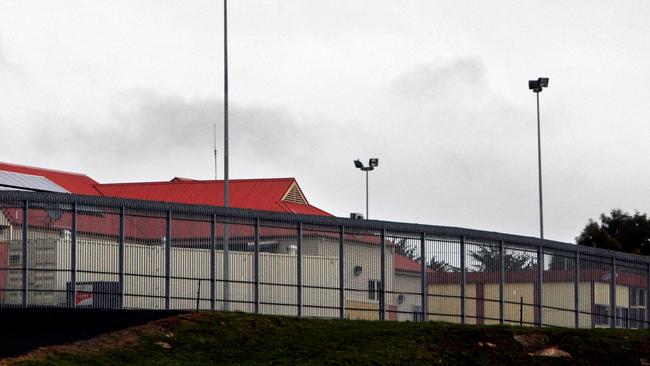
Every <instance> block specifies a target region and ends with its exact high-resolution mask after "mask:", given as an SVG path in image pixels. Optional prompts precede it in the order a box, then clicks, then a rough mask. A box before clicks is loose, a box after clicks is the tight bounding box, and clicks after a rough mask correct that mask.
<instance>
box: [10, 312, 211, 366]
mask: <svg viewBox="0 0 650 366" xmlns="http://www.w3.org/2000/svg"><path fill="white" fill-rule="evenodd" d="M199 316H201V313H188V314H183V315H176V316H171V317H168V318H164V319H160V320H155V321H152V322H150V323H147V324H143V325H138V326H134V327H130V328H126V329H123V330H118V331H115V332H110V333H106V334H102V335H100V336H98V337H95V338H92V339H88V340H82V341H77V342H72V343H66V344H61V345H55V346H47V347H39V348H38V349H35V350H33V351H30V352H28V353H26V354H23V355H20V356H18V357H13V358H5V359H0V366H7V365H12V364H14V363H16V362H20V361H27V360H37V359H42V358H45V357H47V356H52V355H57V354H64V353H79V352H102V351H108V350H113V349H118V348H123V347H127V346H130V345H133V344H135V343H137V342H138V340H139V339H140V337H142V336H143V335H145V334H147V335H156V334H159V335H163V336H164V337H166V338H171V337H173V333H172V331H171V330H172V329H174V328H175V327H176V326H178V325H179V324H180V323H181V322H183V321H190V320H192V319H195V318H197V317H199ZM163 348H166V347H163Z"/></svg>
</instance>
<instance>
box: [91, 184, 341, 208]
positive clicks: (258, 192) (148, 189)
mask: <svg viewBox="0 0 650 366" xmlns="http://www.w3.org/2000/svg"><path fill="white" fill-rule="evenodd" d="M294 185H297V183H296V180H295V179H293V178H277V179H235V180H231V181H230V185H229V188H230V207H237V208H249V209H254V210H264V211H278V212H290V213H297V214H307V215H321V216H332V215H330V214H329V213H327V212H325V211H323V210H321V209H319V208H316V207H314V206H312V205H310V204H297V203H292V202H286V201H283V198H284V196H285V195H286V193H287V192H288V191H289V190H290V189H291V188H292V187H294ZM96 188H97V189H98V190H99V191H100V192H101V193H102V195H104V196H110V197H121V198H133V199H142V200H150V201H164V202H176V203H187V204H198V205H211V206H223V190H224V184H223V181H220V180H217V181H215V180H180V179H173V180H172V181H171V182H145V183H114V184H99V185H97V186H96Z"/></svg>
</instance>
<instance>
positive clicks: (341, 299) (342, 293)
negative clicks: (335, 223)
mask: <svg viewBox="0 0 650 366" xmlns="http://www.w3.org/2000/svg"><path fill="white" fill-rule="evenodd" d="M344 236H345V226H343V225H341V226H340V227H339V318H341V319H344V318H345V250H344V249H345V248H344V247H343V244H344V242H345V240H344Z"/></svg>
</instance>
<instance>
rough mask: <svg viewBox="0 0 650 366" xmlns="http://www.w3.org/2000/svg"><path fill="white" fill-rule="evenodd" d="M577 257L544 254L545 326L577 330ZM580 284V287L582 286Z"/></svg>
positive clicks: (553, 251)
mask: <svg viewBox="0 0 650 366" xmlns="http://www.w3.org/2000/svg"><path fill="white" fill-rule="evenodd" d="M575 257H576V256H575V253H570V252H564V251H558V250H548V249H545V250H544V268H543V270H544V272H543V277H542V294H543V295H542V314H543V316H542V318H543V323H544V325H552V326H557V327H574V326H575V324H576V314H577V310H578V309H577V308H576V296H575V295H576V259H575ZM579 285H580V284H579V283H578V286H579Z"/></svg>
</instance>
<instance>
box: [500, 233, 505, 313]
mask: <svg viewBox="0 0 650 366" xmlns="http://www.w3.org/2000/svg"><path fill="white" fill-rule="evenodd" d="M505 282H506V264H505V249H504V247H503V240H499V324H503V323H504V319H505V307H504V288H505Z"/></svg>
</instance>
